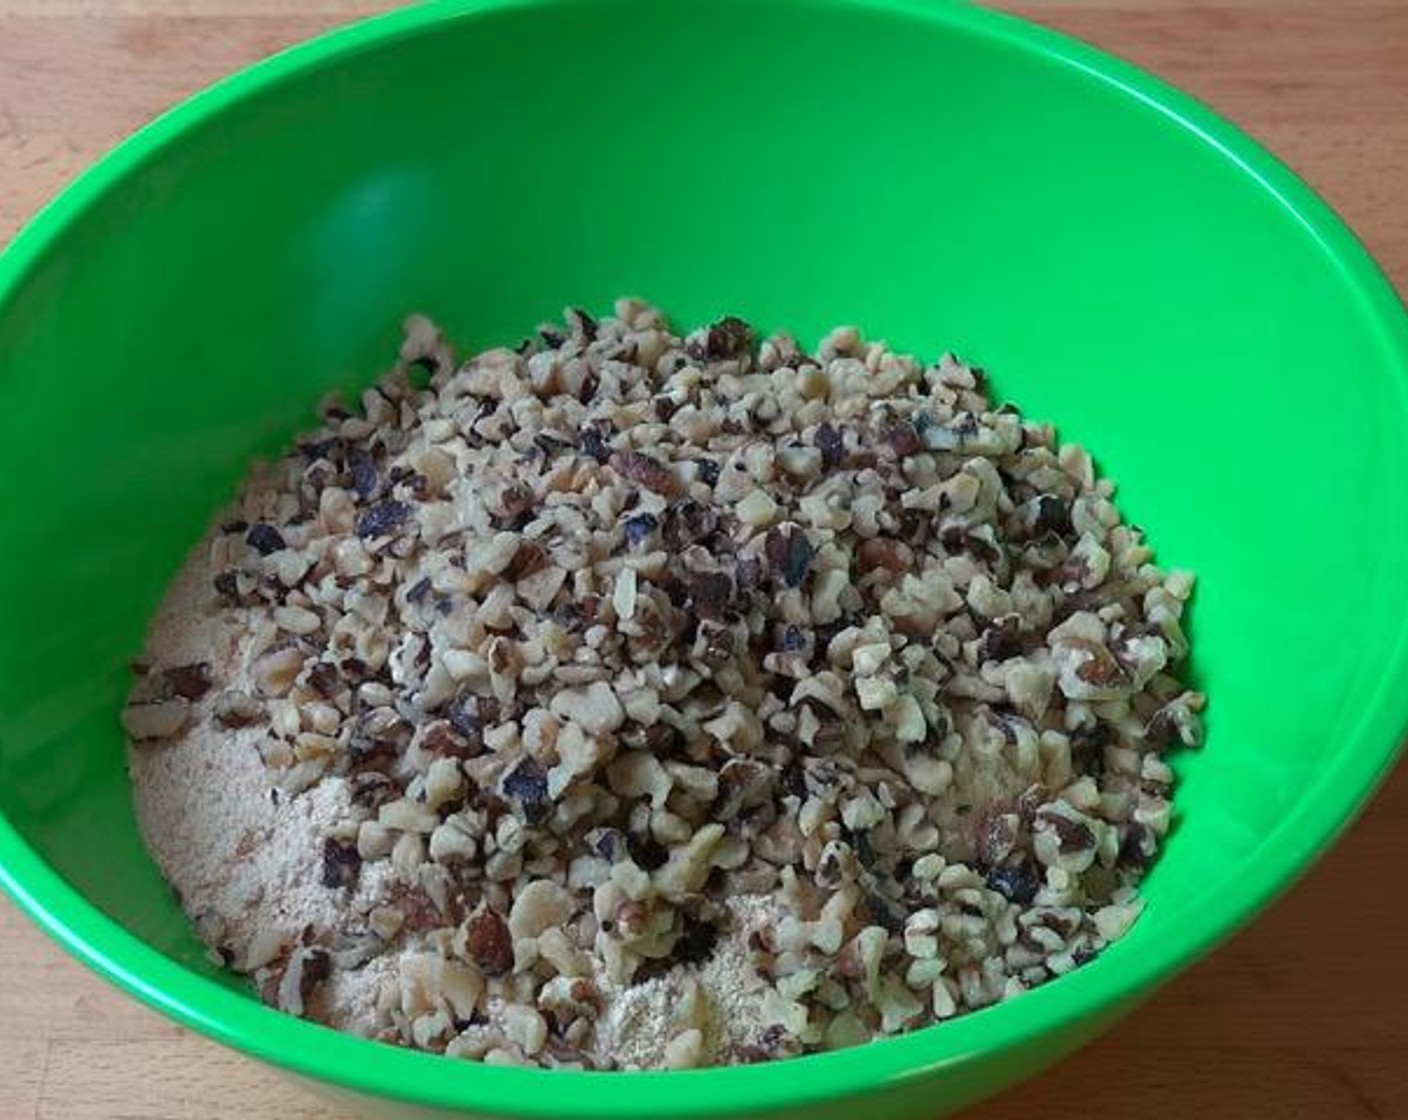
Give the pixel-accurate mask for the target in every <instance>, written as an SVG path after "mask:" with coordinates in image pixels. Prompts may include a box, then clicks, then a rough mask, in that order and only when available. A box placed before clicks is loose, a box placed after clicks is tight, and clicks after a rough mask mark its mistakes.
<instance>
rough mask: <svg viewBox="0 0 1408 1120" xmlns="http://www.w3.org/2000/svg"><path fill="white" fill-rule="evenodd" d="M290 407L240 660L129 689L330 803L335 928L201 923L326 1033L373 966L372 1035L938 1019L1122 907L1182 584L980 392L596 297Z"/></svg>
mask: <svg viewBox="0 0 1408 1120" xmlns="http://www.w3.org/2000/svg"><path fill="white" fill-rule="evenodd" d="M325 418H326V422H325V424H324V426H323V428H322V429H321V430H319V431H318V432H316V433H313V434H311V435H310V436H308V437H306V438H305V439H303V440H301V441H300V442H299V444H298V446H297V448H296V449H295V450H293V451H291V452H290V453H288V454H287V455H286V456H285V457H284V458H283V459H281V460H280V461H279V462H278V463H277V464H275V465H273V466H272V467H271V468H269V469H267V470H261V471H259V472H256V473H255V475H253V476H252V478H251V480H250V481H249V482H248V483H247V484H246V486H245V488H244V489H243V490H242V492H241V494H240V496H239V499H238V501H237V502H236V508H235V509H234V510H232V511H231V512H230V514H229V515H228V516H227V517H226V518H225V519H224V520H223V522H222V528H221V529H220V530H219V531H217V532H215V533H213V534H212V538H211V541H210V548H209V549H208V561H206V560H202V562H203V563H208V564H209V568H208V570H205V571H203V572H202V573H201V575H202V581H201V582H202V586H205V587H208V588H210V595H211V609H212V610H214V611H218V612H219V613H220V617H221V618H222V620H225V621H228V622H230V623H232V624H234V632H236V633H237V635H238V636H239V642H238V653H237V654H236V655H234V658H233V663H232V664H228V663H225V662H222V661H221V660H219V659H216V658H214V657H212V658H211V659H210V660H204V661H195V662H192V661H190V660H188V659H187V658H185V657H183V658H179V659H178V658H167V659H163V657H162V653H163V651H161V650H154V651H152V654H151V656H150V657H149V658H148V659H147V660H146V661H144V662H143V663H142V665H141V666H140V667H139V669H138V674H139V675H138V678H137V680H136V682H135V683H134V687H133V690H132V694H131V697H130V700H129V703H128V704H127V706H126V708H125V709H124V712H123V722H124V725H125V727H126V730H127V733H128V736H129V738H130V739H131V740H132V741H133V742H134V743H136V744H138V745H139V746H142V747H143V748H144V749H146V750H148V751H149V753H148V754H144V755H142V756H140V757H143V758H152V759H155V758H157V757H159V752H161V751H165V750H173V749H174V750H179V749H180V745H181V744H182V742H183V741H184V737H185V736H187V735H189V734H190V733H191V732H192V731H194V730H200V729H209V728H215V729H218V730H219V731H220V732H221V733H224V734H227V735H230V736H232V737H236V742H237V744H238V748H237V749H247V750H249V751H250V752H257V756H256V755H255V754H254V753H251V754H250V755H249V757H250V758H254V757H257V758H258V759H260V760H262V763H263V765H264V767H265V768H266V770H267V772H268V777H269V782H270V792H271V794H272V795H273V796H274V797H275V799H276V800H277V803H278V804H279V805H281V806H284V807H292V809H293V810H296V809H298V808H299V807H301V805H304V804H307V803H306V802H301V801H300V799H302V798H307V797H309V796H310V795H311V794H312V793H313V792H314V791H316V790H318V789H320V788H323V784H324V783H337V782H341V783H345V794H346V796H345V799H344V803H345V806H346V807H345V813H344V815H343V816H342V817H340V818H339V819H338V820H337V821H336V822H335V824H333V825H331V826H329V827H328V829H327V831H326V834H324V835H320V836H319V838H318V848H317V851H318V854H319V864H318V872H317V876H316V877H317V880H318V882H317V884H316V886H317V887H318V889H319V890H320V891H325V892H326V893H327V897H328V898H329V899H331V900H332V901H331V903H330V905H331V906H333V908H334V910H335V912H336V913H337V914H338V916H339V922H340V924H336V926H335V928H334V927H332V926H330V927H329V928H319V927H316V926H310V927H308V928H307V929H304V930H295V931H292V935H290V931H285V930H275V929H263V928H261V929H255V930H249V929H243V931H242V932H239V933H236V932H235V930H236V929H237V927H238V923H237V922H236V921H233V920H231V919H233V918H235V917H237V916H234V915H219V914H214V915H212V914H208V913H207V914H204V915H203V916H202V918H201V923H200V929H201V931H202V934H203V936H207V939H208V940H210V941H211V943H212V945H213V946H214V947H216V948H217V949H219V950H220V951H221V956H222V959H224V960H227V961H229V962H231V964H232V966H233V967H235V968H237V969H239V970H240V971H243V972H247V973H250V974H252V975H253V976H254V977H255V978H256V980H257V981H258V983H259V984H260V986H261V990H262V991H263V992H264V993H265V994H266V996H267V997H268V998H269V999H270V1001H271V1002H274V1003H275V1004H277V1005H278V1006H280V1007H282V1008H283V1009H284V1010H286V1011H289V1012H290V1013H293V1014H300V1015H311V1016H314V1017H328V1018H329V1020H330V1021H333V1022H337V1021H338V1020H337V1016H338V1014H339V1013H340V1012H339V1008H338V1006H337V1004H336V1000H337V998H339V997H338V993H339V992H340V991H343V990H344V987H345V986H346V984H347V983H349V980H348V978H349V977H352V976H358V975H367V976H370V975H372V974H373V973H379V975H380V981H379V982H380V983H381V984H382V987H381V988H380V989H378V992H377V998H376V999H374V1000H364V1001H363V1003H364V1004H368V1003H370V1004H374V1017H375V1021H374V1023H372V1024H370V1025H368V1026H367V1030H366V1032H365V1033H369V1034H373V1035H375V1036H376V1037H379V1038H382V1039H384V1040H386V1041H391V1042H395V1043H398V1044H401V1045H406V1046H411V1047H415V1048H418V1049H423V1050H429V1051H433V1052H437V1053H444V1054H446V1055H449V1056H451V1057H457V1058H471V1059H475V1060H481V1061H485V1062H491V1063H503V1064H536V1065H543V1066H565V1067H570V1068H613V1067H619V1066H623V1065H630V1064H649V1065H653V1066H656V1067H661V1068H678V1069H683V1068H691V1067H694V1066H700V1065H709V1064H713V1063H718V1062H727V1061H756V1060H764V1059H774V1058H779V1057H786V1056H789V1055H792V1054H796V1053H802V1052H807V1051H811V1050H817V1049H823V1048H835V1047H840V1046H850V1045H858V1044H860V1043H863V1042H866V1041H868V1040H870V1039H872V1038H875V1037H878V1036H882V1035H887V1034H894V1033H897V1032H900V1031H905V1030H910V1029H914V1028H916V1027H919V1026H922V1025H925V1024H929V1023H934V1022H939V1021H942V1020H945V1019H948V1018H950V1017H952V1016H954V1015H957V1014H961V1013H964V1012H967V1011H970V1010H973V1009H976V1008H979V1007H983V1006H986V1005H988V1004H990V1003H993V1002H995V1001H997V1000H999V999H1003V998H1008V997H1010V996H1012V995H1016V994H1018V993H1020V992H1022V991H1026V990H1028V989H1030V988H1032V987H1035V986H1038V985H1040V984H1042V983H1046V982H1048V981H1050V980H1051V979H1053V978H1055V977H1057V976H1060V975H1062V974H1064V973H1065V972H1067V971H1070V970H1071V969H1072V968H1075V967H1077V966H1078V965H1080V964H1083V963H1085V962H1086V961H1088V960H1091V959H1093V958H1094V957H1095V956H1096V955H1098V954H1099V953H1100V952H1101V951H1102V950H1103V949H1104V947H1105V946H1106V945H1107V944H1108V943H1109V942H1111V941H1113V940H1114V939H1115V938H1117V937H1120V936H1122V935H1123V934H1124V933H1125V932H1126V931H1127V930H1128V929H1129V927H1130V925H1131V924H1132V923H1133V922H1134V921H1135V920H1136V919H1137V917H1138V914H1139V910H1140V907H1141V905H1142V904H1141V901H1140V899H1139V897H1138V894H1137V887H1138V884H1139V881H1140V879H1141V878H1142V876H1143V875H1144V874H1145V872H1146V871H1147V869H1148V867H1149V865H1150V863H1151V862H1152V861H1153V860H1154V859H1155V858H1156V856H1157V853H1158V850H1159V848H1160V845H1161V843H1162V840H1163V838H1164V836H1165V835H1166V834H1167V832H1168V829H1169V827H1170V822H1171V819H1172V809H1171V801H1170V799H1171V796H1172V786H1173V780H1174V779H1173V772H1172V770H1171V769H1170V767H1169V766H1168V765H1167V762H1166V761H1165V754H1166V752H1169V751H1171V750H1175V749H1178V748H1181V747H1197V746H1198V745H1200V744H1201V742H1202V739H1203V723H1202V710H1203V707H1204V704H1205V700H1204V697H1203V696H1202V694H1201V693H1198V692H1195V691H1192V690H1189V689H1187V688H1185V686H1184V684H1183V683H1182V682H1181V681H1180V679H1179V676H1178V668H1179V666H1180V665H1181V664H1182V662H1183V661H1184V659H1185V658H1186V656H1187V654H1188V640H1187V635H1186V633H1185V630H1184V625H1183V618H1184V613H1185V610H1186V608H1187V604H1188V601H1189V598H1190V595H1191V591H1192V577H1191V576H1189V575H1187V574H1186V573H1170V574H1165V573H1162V572H1160V571H1159V570H1158V569H1157V568H1156V567H1155V566H1154V565H1153V563H1152V553H1151V552H1150V550H1149V549H1148V547H1147V546H1146V545H1145V544H1144V542H1143V540H1142V537H1141V534H1140V532H1139V531H1138V530H1137V529H1136V528H1134V527H1132V526H1128V525H1125V524H1123V523H1122V522H1121V519H1120V516H1119V512H1118V510H1117V509H1116V507H1115V505H1114V503H1113V500H1112V496H1113V493H1114V490H1113V486H1112V485H1111V484H1110V483H1108V482H1107V481H1105V480H1100V479H1097V478H1096V476H1095V472H1094V467H1093V464H1092V462H1091V459H1090V457H1089V456H1088V455H1087V454H1086V453H1085V452H1084V451H1082V450H1081V449H1079V448H1077V447H1075V446H1073V445H1069V444H1067V445H1062V444H1060V443H1059V442H1058V441H1057V439H1056V435H1055V433H1054V431H1053V429H1052V428H1051V427H1049V426H1047V425H1043V424H1034V423H1031V422H1028V421H1026V420H1024V419H1023V418H1022V417H1021V416H1020V415H1019V414H1018V413H1017V412H1016V411H1015V410H1014V409H1012V408H1010V407H1009V406H1003V407H1001V408H998V407H995V406H994V404H993V399H992V398H990V397H989V395H988V390H987V383H986V379H985V377H984V376H983V375H982V373H981V372H980V371H978V370H975V369H974V368H972V367H971V366H968V365H966V364H964V363H963V362H961V361H959V360H958V359H956V358H954V357H952V356H944V357H942V358H940V359H939V360H938V361H937V362H934V363H931V364H928V365H925V364H923V363H921V362H920V361H918V360H916V359H914V358H912V357H909V356H907V355H903V354H897V353H895V352H893V351H891V350H890V349H889V348H888V347H887V346H885V345H884V344H883V343H879V342H872V341H868V340H866V339H865V338H864V337H863V336H862V335H861V333H860V331H859V330H858V329H856V328H854V327H843V328H838V329H837V330H835V331H833V332H832V333H831V334H829V335H828V336H826V338H825V339H824V340H823V341H822V342H821V344H820V346H819V348H818V349H817V352H816V353H815V354H807V353H805V352H804V351H803V349H802V347H801V346H799V345H798V343H797V342H796V341H795V340H794V339H793V338H791V336H789V335H785V334H774V335H772V336H770V337H764V338H759V337H758V336H757V335H756V333H755V331H754V330H753V328H752V327H751V326H749V325H748V324H747V323H745V322H743V321H742V320H741V319H738V318H736V317H733V316H727V317H724V318H721V319H719V320H717V321H715V322H713V323H711V324H709V325H706V326H703V327H700V328H699V329H697V330H695V331H693V332H689V333H687V334H684V335H680V334H676V333H672V332H671V331H670V329H669V328H668V325H667V324H666V322H665V320H664V318H663V316H662V315H661V314H660V313H659V312H658V311H656V310H655V309H654V308H651V307H649V306H648V305H646V304H644V303H642V302H640V301H637V300H623V301H620V302H619V303H618V304H617V306H616V313H615V315H613V316H607V317H603V318H601V319H596V318H593V317H592V316H590V315H588V314H587V313H586V312H584V311H581V310H578V309H569V311H568V312H567V314H566V321H565V324H563V325H546V326H544V327H543V328H541V329H540V331H539V332H538V334H537V335H536V336H535V337H534V338H531V339H528V340H526V341H525V342H524V343H522V344H521V345H520V346H518V347H516V348H513V349H508V348H500V349H494V350H489V351H486V352H484V353H481V354H479V355H477V356H475V357H473V358H471V359H469V360H468V361H464V362H457V361H456V359H455V357H454V354H453V352H452V350H451V348H450V346H449V344H448V343H447V342H446V341H445V339H444V338H443V336H442V335H441V333H440V331H439V330H438V329H437V328H436V327H435V326H434V325H433V324H432V323H430V322H429V320H426V319H424V318H423V317H419V316H416V317H413V318H412V319H411V320H409V321H408V322H407V332H406V339H405V342H404V345H403V347H402V350H401V352H400V360H399V362H398V364H397V366H396V368H395V369H394V370H393V371H392V372H391V373H390V374H389V375H388V376H387V377H385V378H384V379H382V381H380V382H379V383H378V384H377V385H376V386H375V387H373V388H371V389H369V390H367V392H365V393H364V394H363V395H362V396H361V398H360V405H359V406H357V407H344V406H342V405H341V404H332V405H330V406H329V407H328V408H327V410H326V412H325ZM326 788H328V789H332V788H340V787H333V786H331V785H329V786H327V787H326ZM250 842H251V843H257V842H258V841H257V838H254V839H252V840H251V841H250ZM740 901H746V902H749V903H750V904H754V903H755V904H757V905H759V906H762V907H765V908H766V911H767V913H768V914H769V915H770V918H769V919H768V920H767V921H761V920H757V919H756V918H755V919H753V920H750V921H743V920H741V919H740V918H739V917H738V913H739V911H736V910H735V909H732V907H735V906H736V905H737V904H738V903H739V902H740ZM729 954H735V956H732V957H730V956H729ZM725 958H727V959H728V960H729V961H731V962H732V963H731V964H730V967H733V968H735V969H737V968H738V967H742V966H740V965H739V964H738V962H739V961H740V960H742V961H746V969H747V976H746V981H747V983H746V985H743V987H744V988H745V989H746V993H747V999H746V1000H745V1001H744V1004H743V1005H742V1006H746V1007H747V1008H748V1009H749V1010H748V1012H747V1014H746V1015H742V1016H730V1015H728V1014H725V1013H723V1012H721V1010H720V1008H719V1007H718V1006H716V1005H715V1003H714V1002H713V1001H714V1000H715V999H716V998H717V992H714V991H711V989H710V987H709V983H711V982H712V981H708V977H709V976H710V975H711V973H710V970H711V969H716V968H719V967H722V966H721V965H720V964H719V962H720V961H721V960H724V959H725ZM388 964H389V965H391V966H392V967H389V968H388V967H385V966H387V965H388ZM329 981H333V982H331V983H330V982H329ZM706 981H707V982H706ZM652 985H653V986H656V987H652ZM657 988H658V991H659V992H661V993H666V994H667V995H668V998H667V999H664V1000H662V1003H663V1004H664V1005H667V1006H662V1007H661V1008H660V1009H659V1014H658V1016H657V1017H658V1019H659V1022H658V1023H656V1025H655V1027H654V1030H655V1033H656V1035H657V1036H658V1037H655V1038H653V1039H652V1040H651V1041H650V1045H649V1047H647V1050H648V1055H647V1057H640V1056H639V1055H636V1056H633V1057H630V1058H622V1056H621V1055H620V1054H617V1053H612V1052H610V1043H611V1040H612V1039H614V1038H616V1037H617V1036H616V1035H615V1034H613V1032H614V1031H617V1029H618V1028H619V1027H620V1024H619V1023H616V1021H615V1019H613V1016H617V1017H619V1016H621V1015H624V1012H621V1011H620V1008H622V1007H624V1006H626V1005H627V1004H628V1003H630V1001H631V1000H632V999H637V998H640V997H639V996H632V995H630V993H632V992H636V993H641V992H647V993H648V992H654V991H656V990H657ZM651 998H654V997H651ZM735 998H740V997H737V993H735ZM627 1018H629V1016H627ZM735 1019H736V1020H737V1021H733V1020H735ZM613 1024H614V1025H613ZM618 1041H619V1040H618ZM642 1053H644V1051H643V1052H642Z"/></svg>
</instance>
